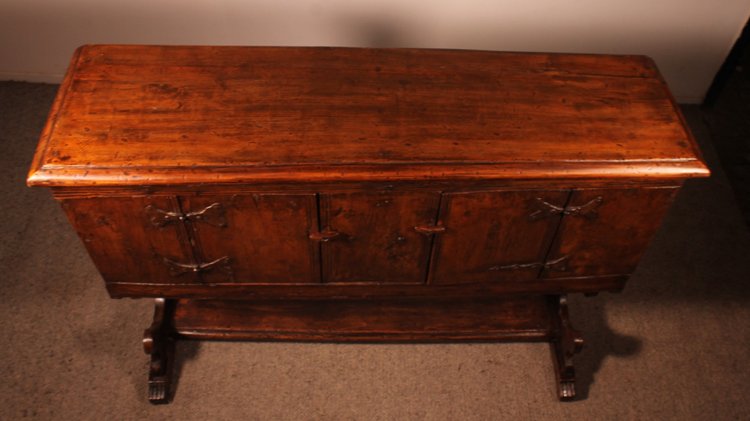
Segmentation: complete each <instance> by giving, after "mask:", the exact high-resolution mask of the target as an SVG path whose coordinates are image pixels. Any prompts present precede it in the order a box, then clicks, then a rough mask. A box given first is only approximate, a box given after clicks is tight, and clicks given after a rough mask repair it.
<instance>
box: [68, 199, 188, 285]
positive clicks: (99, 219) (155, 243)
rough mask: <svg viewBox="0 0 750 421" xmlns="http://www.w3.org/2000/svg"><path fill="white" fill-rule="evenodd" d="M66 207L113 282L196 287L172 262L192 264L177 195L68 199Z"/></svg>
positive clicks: (107, 277) (101, 271)
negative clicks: (189, 262) (180, 217)
mask: <svg viewBox="0 0 750 421" xmlns="http://www.w3.org/2000/svg"><path fill="white" fill-rule="evenodd" d="M61 202H62V207H63V209H64V210H65V212H66V213H67V215H68V219H69V220H70V222H71V224H72V225H73V227H74V228H75V229H76V231H78V235H79V236H80V237H81V239H82V240H83V244H84V245H85V246H86V248H87V249H88V252H89V255H91V258H92V260H93V261H94V264H95V265H96V266H97V268H98V269H99V272H100V273H101V274H102V277H104V280H105V281H107V282H126V283H163V284H166V283H193V282H198V278H197V277H196V276H195V274H194V273H180V272H179V271H175V270H174V269H175V268H174V267H173V266H172V265H171V264H170V263H169V262H181V261H190V260H192V258H193V257H192V252H191V250H190V244H189V241H188V238H187V233H186V231H185V229H184V226H183V224H182V223H180V222H179V221H178V220H177V219H172V218H170V215H178V214H179V205H178V204H177V200H176V199H175V198H172V197H126V198H119V197H115V198H95V199H64V200H62V201H61Z"/></svg>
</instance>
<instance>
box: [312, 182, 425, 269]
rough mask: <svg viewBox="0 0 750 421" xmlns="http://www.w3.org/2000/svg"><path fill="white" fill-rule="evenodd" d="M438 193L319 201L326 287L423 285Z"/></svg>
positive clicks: (352, 195) (370, 194) (347, 196)
mask: <svg viewBox="0 0 750 421" xmlns="http://www.w3.org/2000/svg"><path fill="white" fill-rule="evenodd" d="M439 200H440V195H439V193H437V192H367V193H335V194H321V195H320V212H321V233H323V234H326V233H327V234H326V235H327V236H326V237H325V238H322V239H321V240H322V241H321V244H322V247H321V253H322V257H323V259H322V261H323V281H324V282H378V283H386V282H393V283H424V282H425V279H426V276H427V266H428V263H427V262H428V258H429V253H430V246H431V244H432V238H431V237H432V236H431V235H429V233H427V234H426V233H424V232H419V231H418V229H427V230H429V229H430V228H431V227H433V226H434V225H435V220H436V217H437V211H438V203H439Z"/></svg>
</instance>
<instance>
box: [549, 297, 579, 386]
mask: <svg viewBox="0 0 750 421" xmlns="http://www.w3.org/2000/svg"><path fill="white" fill-rule="evenodd" d="M552 299H555V300H558V299H559V302H558V303H557V317H556V318H555V324H556V326H555V327H556V329H555V330H556V335H555V337H554V338H553V339H552V342H551V343H550V348H551V350H552V361H553V363H554V368H555V378H556V380H557V394H558V397H559V398H560V400H572V399H573V398H575V396H576V387H575V380H576V374H575V369H574V368H573V356H574V355H575V354H577V353H579V352H581V349H583V337H582V336H581V334H580V332H578V331H577V330H575V329H573V326H571V324H570V317H569V316H568V298H567V297H566V296H565V295H560V296H559V298H558V297H553V298H552Z"/></svg>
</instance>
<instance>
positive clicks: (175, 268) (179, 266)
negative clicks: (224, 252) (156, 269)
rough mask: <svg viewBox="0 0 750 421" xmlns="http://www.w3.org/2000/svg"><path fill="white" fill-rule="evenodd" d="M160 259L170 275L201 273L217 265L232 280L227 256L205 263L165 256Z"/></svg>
mask: <svg viewBox="0 0 750 421" xmlns="http://www.w3.org/2000/svg"><path fill="white" fill-rule="evenodd" d="M162 259H163V260H164V263H166V264H167V266H168V267H169V275H170V276H180V275H184V274H186V273H191V272H192V273H201V272H206V271H209V270H212V269H214V268H217V267H218V268H220V269H221V270H222V271H223V272H224V273H226V274H227V275H228V276H229V280H230V281H232V280H234V273H233V272H232V267H231V266H230V264H229V262H230V260H231V259H230V258H229V257H228V256H224V257H220V258H218V259H216V260H213V261H211V262H207V263H182V262H177V261H175V260H172V259H169V258H166V257H162Z"/></svg>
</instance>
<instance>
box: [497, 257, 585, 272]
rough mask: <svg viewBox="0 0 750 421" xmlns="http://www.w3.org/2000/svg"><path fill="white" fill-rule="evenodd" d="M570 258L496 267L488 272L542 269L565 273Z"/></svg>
mask: <svg viewBox="0 0 750 421" xmlns="http://www.w3.org/2000/svg"><path fill="white" fill-rule="evenodd" d="M569 258H570V256H563V257H560V258H557V259H555V260H548V261H546V262H531V263H513V264H510V265H496V266H491V267H490V268H488V269H487V270H488V271H493V272H494V271H504V270H521V269H540V268H544V269H545V270H554V271H557V272H565V271H567V270H568V259H569Z"/></svg>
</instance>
